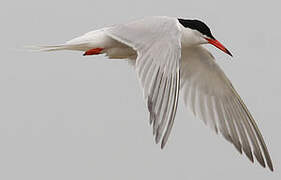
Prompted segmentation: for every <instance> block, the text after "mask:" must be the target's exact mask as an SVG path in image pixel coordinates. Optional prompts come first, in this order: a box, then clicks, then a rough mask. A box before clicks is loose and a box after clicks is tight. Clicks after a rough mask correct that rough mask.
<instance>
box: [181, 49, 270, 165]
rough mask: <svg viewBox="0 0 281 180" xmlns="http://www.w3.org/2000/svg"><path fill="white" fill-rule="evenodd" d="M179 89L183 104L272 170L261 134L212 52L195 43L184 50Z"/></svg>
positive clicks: (249, 155)
mask: <svg viewBox="0 0 281 180" xmlns="http://www.w3.org/2000/svg"><path fill="white" fill-rule="evenodd" d="M181 89H182V90H183V97H184V101H185V104H186V105H187V106H188V107H189V108H190V109H191V110H192V112H193V113H194V114H195V115H196V116H198V117H199V118H200V119H202V120H203V121H204V122H205V124H207V125H209V126H210V127H211V128H213V129H214V130H215V131H216V132H217V131H218V130H219V131H220V133H221V134H222V135H223V137H225V138H226V139H227V140H228V141H229V142H231V143H232V144H234V146H235V147H236V149H237V150H238V151H239V152H240V153H242V151H243V152H244V153H245V154H246V155H247V157H248V158H249V159H250V160H251V161H252V162H253V156H252V150H253V152H254V155H255V157H256V158H257V160H258V162H259V163H260V164H261V165H262V166H263V167H265V161H264V158H265V159H266V163H267V166H268V167H269V168H270V169H271V170H273V166H272V162H271V159H270V155H269V153H268V150H267V148H266V145H265V142H264V140H263V137H262V135H261V133H260V131H259V129H258V127H257V125H256V123H255V121H254V119H253V117H252V116H251V114H250V112H249V111H248V109H247V107H246V106H245V104H244V103H243V101H242V99H241V98H240V97H239V95H238V94H237V92H236V91H235V89H234V87H233V86H232V84H231V83H230V81H229V80H228V78H227V77H226V76H225V74H224V73H223V71H222V70H221V69H220V68H219V66H218V65H217V64H216V63H215V60H214V58H213V56H212V55H211V54H210V53H209V52H208V51H207V50H206V49H205V48H203V47H201V46H198V47H195V48H189V49H186V50H184V51H183V54H182V66H181Z"/></svg>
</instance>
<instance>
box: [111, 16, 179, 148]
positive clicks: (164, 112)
mask: <svg viewBox="0 0 281 180" xmlns="http://www.w3.org/2000/svg"><path fill="white" fill-rule="evenodd" d="M106 33H107V34H108V35H109V36H110V37H112V38H113V39H115V40H117V41H120V42H122V43H124V44H126V45H128V46H130V47H132V48H133V49H134V50H136V51H137V54H138V56H137V59H136V72H137V75H138V78H139V80H140V82H141V85H142V87H143V90H144V97H145V99H146V101H147V106H148V110H149V112H150V123H151V124H153V134H155V140H156V142H157V143H158V142H159V141H160V140H161V139H162V142H161V148H163V147H164V146H165V144H166V142H167V139H168V137H169V134H170V132H171V129H172V126H173V122H174V119H175V114H176V111H177V105H178V95H179V85H180V59H181V32H180V29H179V27H178V25H177V20H176V19H175V18H168V17H150V18H144V19H142V20H139V21H134V22H131V23H128V24H122V25H117V26H114V27H112V28H109V29H108V30H107V31H106Z"/></svg>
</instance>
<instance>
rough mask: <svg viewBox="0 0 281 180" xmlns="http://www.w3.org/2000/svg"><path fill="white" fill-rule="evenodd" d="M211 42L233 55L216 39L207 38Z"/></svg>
mask: <svg viewBox="0 0 281 180" xmlns="http://www.w3.org/2000/svg"><path fill="white" fill-rule="evenodd" d="M205 39H206V40H207V41H208V42H209V43H210V44H212V45H214V46H216V47H217V48H219V49H220V50H222V51H223V52H225V53H226V54H228V55H230V56H232V54H231V53H230V52H229V51H228V50H227V49H226V48H225V47H224V46H223V45H222V44H221V43H220V42H219V41H218V40H216V39H210V38H205Z"/></svg>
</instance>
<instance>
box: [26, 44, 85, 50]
mask: <svg viewBox="0 0 281 180" xmlns="http://www.w3.org/2000/svg"><path fill="white" fill-rule="evenodd" d="M25 48H26V49H29V50H32V51H60V50H76V51H85V50H87V49H89V48H90V47H89V46H87V44H86V43H80V44H60V45H47V46H26V47H25Z"/></svg>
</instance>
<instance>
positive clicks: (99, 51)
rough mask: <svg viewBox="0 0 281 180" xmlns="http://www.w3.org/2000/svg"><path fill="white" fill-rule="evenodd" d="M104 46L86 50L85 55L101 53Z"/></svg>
mask: <svg viewBox="0 0 281 180" xmlns="http://www.w3.org/2000/svg"><path fill="white" fill-rule="evenodd" d="M102 50H103V48H94V49H90V50H88V51H86V52H85V53H84V54H83V56H88V55H97V54H100V53H101V51H102Z"/></svg>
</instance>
